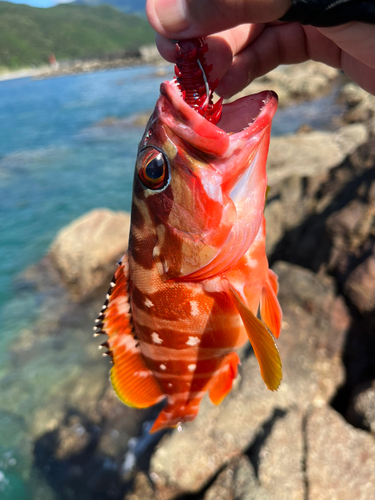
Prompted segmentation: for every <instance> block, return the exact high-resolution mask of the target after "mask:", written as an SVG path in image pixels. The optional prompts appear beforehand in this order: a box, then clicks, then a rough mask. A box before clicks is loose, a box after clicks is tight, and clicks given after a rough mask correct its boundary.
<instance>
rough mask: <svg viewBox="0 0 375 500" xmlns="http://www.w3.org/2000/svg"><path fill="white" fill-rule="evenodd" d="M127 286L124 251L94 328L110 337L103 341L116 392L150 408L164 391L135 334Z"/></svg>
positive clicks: (137, 405) (133, 403)
mask: <svg viewBox="0 0 375 500" xmlns="http://www.w3.org/2000/svg"><path fill="white" fill-rule="evenodd" d="M128 286H129V266H128V257H127V254H125V255H124V257H123V258H122V259H121V260H120V262H119V264H118V268H117V270H116V272H115V274H114V277H113V279H112V283H111V288H110V290H109V292H108V298H107V300H106V302H105V304H104V306H103V309H102V312H101V313H100V315H99V317H98V322H97V325H96V327H95V328H96V331H97V332H98V330H99V329H100V333H105V334H107V335H108V337H109V338H108V341H107V342H105V343H104V344H102V345H104V346H105V347H108V349H109V351H108V354H110V355H111V357H112V361H113V367H112V370H111V381H112V385H113V388H114V390H115V392H116V394H117V396H118V397H119V398H120V399H121V401H123V402H124V403H125V404H126V405H128V406H133V407H135V408H147V407H148V406H152V405H154V404H155V403H157V402H158V401H160V400H161V399H162V398H163V397H164V395H163V393H162V391H161V388H160V386H159V384H158V382H157V380H156V379H155V377H154V375H153V373H152V372H151V371H150V370H149V369H148V368H147V366H146V363H145V361H144V359H143V357H142V354H141V350H140V347H139V344H138V342H137V340H136V338H135V335H134V331H133V327H132V323H131V313H130V305H129V295H128ZM98 333H99V332H98Z"/></svg>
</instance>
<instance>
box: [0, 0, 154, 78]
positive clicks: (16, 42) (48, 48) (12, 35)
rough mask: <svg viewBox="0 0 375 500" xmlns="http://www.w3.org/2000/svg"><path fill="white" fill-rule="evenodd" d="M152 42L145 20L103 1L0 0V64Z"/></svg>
mask: <svg viewBox="0 0 375 500" xmlns="http://www.w3.org/2000/svg"><path fill="white" fill-rule="evenodd" d="M153 41H154V33H153V31H152V29H151V28H150V26H149V25H148V23H147V21H146V20H145V19H142V18H141V17H138V16H134V15H127V14H123V13H121V12H119V11H117V10H115V9H113V8H112V7H109V6H107V5H100V6H98V7H89V6H86V5H74V4H61V5H57V6H56V7H52V8H50V9H38V8H35V7H29V6H28V5H17V4H12V3H9V2H2V1H0V66H5V67H8V68H12V69H13V68H19V67H25V66H32V65H40V64H45V63H47V62H48V56H49V55H50V54H51V53H53V54H55V56H56V58H57V60H60V61H61V60H64V59H65V60H66V59H80V58H90V57H103V56H105V55H108V54H116V53H118V54H119V53H123V52H125V51H129V50H134V49H136V48H137V47H139V46H140V45H145V44H148V43H152V42H153Z"/></svg>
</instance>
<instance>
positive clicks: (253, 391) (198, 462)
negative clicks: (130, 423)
mask: <svg viewBox="0 0 375 500" xmlns="http://www.w3.org/2000/svg"><path fill="white" fill-rule="evenodd" d="M276 272H279V273H280V287H281V289H283V288H284V283H283V281H284V280H285V279H286V277H287V276H289V275H291V274H293V280H291V282H290V283H289V285H288V286H289V287H293V286H294V285H293V283H298V282H299V281H300V279H301V280H305V281H306V280H307V277H308V282H309V284H308V286H307V288H308V290H309V291H310V289H311V288H312V289H313V290H314V289H315V291H316V293H311V297H310V298H311V300H310V303H309V302H308V300H307V299H306V298H303V297H302V298H299V299H297V300H296V301H294V302H293V301H292V300H291V301H287V300H284V298H283V297H281V299H282V300H281V305H282V307H283V308H284V320H283V327H284V330H283V332H282V334H281V337H280V339H279V341H278V346H279V350H280V355H281V359H282V360H283V371H284V379H283V381H282V384H281V386H280V388H279V390H278V392H276V393H272V392H270V391H267V389H266V387H265V385H264V383H263V381H262V379H261V377H260V375H259V367H258V363H257V361H256V359H255V357H254V356H249V357H248V358H246V359H244V360H243V364H242V370H241V379H240V381H239V382H238V384H237V385H236V387H235V388H234V389H233V390H232V392H231V393H230V394H229V396H227V398H226V399H225V400H224V401H223V403H221V405H220V406H218V407H215V406H213V405H212V404H211V403H210V402H209V401H208V399H207V398H206V399H204V400H203V402H202V404H201V408H200V412H199V415H198V417H197V418H196V420H195V421H193V422H191V423H188V424H186V425H184V429H183V431H182V432H181V433H179V432H173V433H172V434H170V435H168V436H166V437H165V438H164V440H163V441H162V444H161V446H160V447H159V448H158V449H157V451H156V452H155V454H154V455H153V457H152V459H151V477H152V479H153V481H154V482H155V484H156V486H157V487H158V488H159V489H160V490H162V491H166V490H167V491H168V490H170V491H171V496H170V497H168V495H167V494H166V496H165V498H173V495H175V494H176V491H180V492H186V491H187V492H197V491H199V490H200V489H201V488H202V486H203V485H204V484H205V483H206V482H207V481H208V480H209V478H210V477H212V476H214V474H215V473H217V471H218V470H220V468H221V467H223V465H224V464H225V463H226V462H227V461H228V460H230V459H231V458H233V457H234V456H237V455H239V454H241V453H242V452H243V451H244V450H246V449H247V448H248V447H249V445H250V443H251V442H252V441H253V440H254V439H255V437H256V435H257V432H258V430H259V428H261V427H262V426H263V425H264V424H265V423H266V422H267V421H269V419H270V418H271V417H272V415H273V413H274V411H275V409H276V408H278V409H280V410H284V411H287V410H288V409H289V408H291V407H295V406H298V407H300V408H301V409H303V408H308V407H309V406H310V405H311V404H313V405H317V406H320V405H323V404H324V403H326V402H327V401H329V400H330V398H332V396H333V394H334V393H335V391H336V389H337V387H338V385H339V384H340V383H342V381H343V368H342V364H341V359H340V355H341V350H342V344H343V339H344V334H345V331H346V328H347V326H348V323H349V318H348V314H347V312H346V308H345V306H344V304H343V302H342V301H340V299H337V298H335V296H334V284H333V281H332V280H330V279H329V278H325V279H324V280H323V281H324V286H321V284H320V281H321V278H319V277H317V276H315V275H314V274H313V273H311V272H310V271H307V270H303V269H299V268H296V267H295V266H292V265H290V264H286V263H282V264H279V266H278V268H277V270H276ZM300 293H301V292H298V291H296V293H295V296H297V297H298V296H299V295H300ZM306 293H307V292H306ZM306 293H305V295H306ZM302 295H303V294H302ZM303 305H305V306H304V307H302V306H303ZM309 309H310V310H309ZM311 311H312V312H311ZM330 311H331V313H332V320H331V316H330Z"/></svg>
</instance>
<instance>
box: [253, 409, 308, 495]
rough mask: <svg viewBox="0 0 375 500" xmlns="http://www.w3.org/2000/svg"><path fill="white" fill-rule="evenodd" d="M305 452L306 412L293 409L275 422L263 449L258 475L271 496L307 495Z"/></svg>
mask: <svg viewBox="0 0 375 500" xmlns="http://www.w3.org/2000/svg"><path fill="white" fill-rule="evenodd" d="M292 436H293V437H292ZM291 437H292V438H291ZM304 453H305V450H304V437H303V413H302V412H301V411H300V410H298V409H297V408H292V409H291V411H290V412H288V414H287V415H286V416H285V417H284V418H280V419H278V420H277V421H276V422H275V424H274V426H273V427H272V429H271V433H270V435H269V437H268V438H267V440H266V442H265V444H264V445H263V446H262V448H261V450H260V454H259V472H258V478H259V482H260V484H261V485H262V487H263V488H264V490H265V491H267V492H269V494H270V497H269V498H278V499H279V500H304V499H305V498H306V495H305V471H304V470H303V466H304V464H303V461H304ZM256 498H257V497H256Z"/></svg>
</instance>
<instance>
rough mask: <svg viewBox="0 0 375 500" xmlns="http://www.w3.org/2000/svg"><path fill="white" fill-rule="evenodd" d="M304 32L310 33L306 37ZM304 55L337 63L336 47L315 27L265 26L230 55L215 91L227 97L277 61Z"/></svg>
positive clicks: (290, 61)
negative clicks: (228, 65) (255, 36)
mask: <svg viewBox="0 0 375 500" xmlns="http://www.w3.org/2000/svg"><path fill="white" fill-rule="evenodd" d="M306 32H309V33H310V39H309V38H308V36H307V34H306ZM317 46H319V47H320V49H318V48H317ZM311 51H312V53H311ZM308 59H315V60H318V61H321V62H324V63H326V64H328V65H330V66H334V67H340V49H339V48H338V47H336V45H335V44H334V43H333V42H332V41H330V40H328V39H326V38H325V37H324V36H323V35H321V33H319V32H317V30H316V29H315V28H311V29H310V27H308V29H305V28H304V27H303V26H301V25H300V24H299V23H287V24H279V25H273V26H266V27H265V29H264V30H263V31H262V33H261V35H260V36H259V37H258V38H257V39H256V40H255V41H254V42H253V43H252V44H250V45H249V46H248V47H246V48H245V49H244V50H243V51H242V52H240V53H239V54H238V55H237V56H236V57H234V59H233V64H232V66H231V67H230V69H229V70H228V72H227V73H226V74H225V75H224V77H223V78H222V80H221V81H220V83H219V86H218V87H217V89H216V92H217V93H218V94H220V95H222V96H224V97H230V96H232V95H234V94H235V93H237V92H239V91H240V90H242V89H244V88H245V87H246V86H247V85H249V83H251V82H252V81H253V80H254V79H255V78H258V77H259V76H263V75H265V74H266V73H268V72H269V71H271V70H273V69H275V68H277V67H278V66H279V65H281V64H296V63H301V62H304V61H307V60H308Z"/></svg>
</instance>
